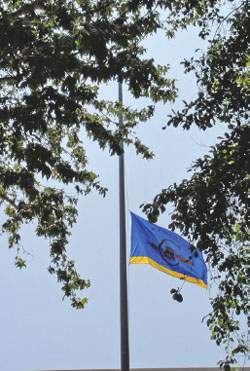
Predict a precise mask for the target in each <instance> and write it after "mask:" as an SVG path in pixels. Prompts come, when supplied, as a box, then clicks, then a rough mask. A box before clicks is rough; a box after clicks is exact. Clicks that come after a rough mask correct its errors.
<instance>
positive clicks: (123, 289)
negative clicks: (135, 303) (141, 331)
mask: <svg viewBox="0 0 250 371" xmlns="http://www.w3.org/2000/svg"><path fill="white" fill-rule="evenodd" d="M118 96H119V102H121V103H122V102H123V96H122V81H121V80H119V82H118ZM119 125H120V126H122V125H123V117H122V114H120V116H119ZM121 147H122V149H123V150H124V146H123V143H121ZM124 173H125V172H124V154H123V153H122V154H121V155H120V156H119V201H120V324H121V327H120V330H121V370H122V371H129V336H128V285H127V251H126V249H127V245H126V207H125V206H126V205H125V174H124Z"/></svg>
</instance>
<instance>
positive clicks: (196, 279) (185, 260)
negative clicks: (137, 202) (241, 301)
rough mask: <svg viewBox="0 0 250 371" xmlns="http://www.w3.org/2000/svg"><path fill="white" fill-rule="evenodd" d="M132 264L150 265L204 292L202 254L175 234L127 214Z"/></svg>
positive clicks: (205, 268)
mask: <svg viewBox="0 0 250 371" xmlns="http://www.w3.org/2000/svg"><path fill="white" fill-rule="evenodd" d="M131 217H132V233H131V254H130V259H129V262H130V263H132V264H150V265H151V266H153V267H154V268H157V269H159V270H160V271H162V272H165V273H167V274H169V275H171V276H173V277H178V278H180V279H183V280H185V281H188V282H192V283H195V284H197V285H199V286H201V287H204V288H207V287H208V286H207V267H206V264H205V262H204V259H203V256H202V253H201V251H200V250H198V249H196V248H195V247H194V246H193V245H192V244H190V243H189V242H188V241H186V240H185V239H184V238H183V237H181V236H179V235H178V234H176V233H174V232H172V231H170V230H168V229H166V228H162V227H160V226H158V225H156V224H152V223H150V222H148V221H147V220H145V219H143V218H141V217H139V216H138V215H136V214H134V213H131Z"/></svg>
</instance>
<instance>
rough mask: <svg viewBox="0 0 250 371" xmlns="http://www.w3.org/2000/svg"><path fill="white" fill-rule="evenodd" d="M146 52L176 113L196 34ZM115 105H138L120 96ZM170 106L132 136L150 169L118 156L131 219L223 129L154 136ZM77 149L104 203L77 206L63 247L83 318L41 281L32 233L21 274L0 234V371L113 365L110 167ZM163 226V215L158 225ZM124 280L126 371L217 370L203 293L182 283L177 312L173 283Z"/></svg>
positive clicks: (188, 86)
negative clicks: (80, 284) (77, 282)
mask: <svg viewBox="0 0 250 371" xmlns="http://www.w3.org/2000/svg"><path fill="white" fill-rule="evenodd" d="M146 45H147V47H148V48H149V55H152V56H154V57H155V59H156V61H157V62H159V63H162V64H164V63H170V64H171V66H172V70H171V76H174V77H177V79H178V80H179V82H178V86H179V88H180V90H181V98H179V99H178V100H177V102H176V104H175V105H174V107H175V108H176V107H181V99H183V98H185V99H191V98H192V97H194V96H195V91H196V88H195V82H194V80H193V77H192V76H187V77H185V78H184V77H183V74H182V67H181V66H180V65H179V61H180V59H181V58H183V57H184V56H191V55H192V53H193V51H194V50H195V49H196V48H197V47H199V46H201V43H200V41H199V40H198V38H197V37H196V33H195V30H190V31H189V32H183V33H180V34H179V35H178V37H177V38H176V39H175V40H171V41H167V40H166V39H164V38H163V37H162V36H160V35H158V36H155V37H154V38H151V39H150V40H148V41H147V42H146ZM116 88H117V87H116V86H115V85H114V84H111V85H109V86H105V87H103V88H102V94H103V95H104V96H105V97H109V98H110V99H115V98H116V94H117V89H116ZM124 103H125V104H129V105H131V106H138V104H139V103H137V102H134V101H133V100H132V99H131V97H130V96H129V95H128V94H127V93H126V92H125V93H124ZM170 108H171V106H170V104H167V105H165V106H163V105H161V106H159V107H158V109H157V113H156V115H155V117H154V118H153V119H152V120H151V121H150V122H149V123H147V124H143V125H142V126H141V128H140V129H139V130H138V133H139V135H140V137H141V138H142V139H143V140H144V141H145V143H146V144H148V145H149V146H150V147H151V148H152V149H153V150H154V152H155V154H156V158H155V160H154V161H145V160H142V159H141V158H138V157H136V155H135V151H134V150H133V149H128V150H127V151H126V185H127V208H128V209H131V210H133V211H134V212H136V213H138V214H140V215H141V212H140V210H139V205H140V204H141V203H142V202H144V201H151V200H152V198H153V197H154V196H155V195H156V193H157V192H159V191H160V190H161V188H162V187H166V186H167V185H169V184H171V183H172V182H174V181H177V182H178V181H180V180H181V179H182V178H184V177H187V176H188V174H187V173H186V171H187V169H188V168H189V166H190V164H191V162H192V161H193V160H195V159H196V158H197V157H198V156H200V155H202V154H203V153H205V152H206V151H207V150H208V148H207V147H206V146H207V145H209V144H212V143H214V141H215V138H216V136H218V135H221V134H222V133H223V132H224V128H222V127H216V128H215V129H212V130H209V131H207V132H205V133H203V132H200V131H198V130H197V129H196V128H193V129H192V130H191V131H189V132H184V131H183V130H182V129H174V128H168V129H167V130H166V131H162V130H161V127H162V126H163V124H164V122H165V118H166V115H167V114H168V113H169V111H170ZM86 146H87V149H88V155H89V161H90V165H91V166H92V167H93V169H94V170H96V171H97V172H98V173H99V174H100V177H101V179H102V181H103V184H104V185H106V186H107V187H108V188H109V193H108V195H107V197H106V198H105V199H102V198H101V197H99V196H98V195H97V194H91V195H88V196H87V197H83V198H82V199H81V201H80V203H79V220H78V223H77V225H76V226H75V227H74V228H73V231H72V238H71V241H70V250H69V251H70V252H69V254H70V256H71V257H72V258H73V259H75V260H76V261H77V266H78V269H79V271H80V273H81V274H82V276H83V277H85V278H89V279H90V280H91V282H92V286H91V288H90V289H88V290H86V292H85V293H86V295H88V297H89V304H88V305H87V307H86V309H85V310H84V311H75V310H73V309H72V308H71V307H70V305H69V302H67V301H64V302H62V301H61V297H62V294H61V291H60V287H59V285H58V284H57V282H56V281H55V279H54V277H52V276H49V275H48V273H47V266H48V244H47V242H46V241H44V240H41V239H38V238H36V237H35V236H34V234H33V230H32V228H31V227H26V228H25V230H24V233H23V236H24V237H23V242H22V243H23V247H24V248H25V249H26V250H28V251H29V252H30V253H32V256H31V257H29V258H28V268H27V269H26V270H24V271H22V272H20V271H17V270H16V268H15V267H14V252H13V251H8V249H7V244H6V238H5V237H4V236H1V249H0V298H1V311H0V325H1V331H0V345H1V346H0V370H1V371H33V370H41V369H46V368H47V369H53V368H54V369H66V368H67V369H69V368H72V369H73V368H101V367H102V368H118V367H119V362H120V345H119V340H120V336H119V229H118V227H119V225H118V159H117V158H116V157H112V158H110V157H109V155H108V153H107V152H103V151H101V150H99V149H98V147H97V145H96V144H95V143H86ZM128 219H129V218H128ZM168 222H169V215H168V214H167V213H166V214H164V215H163V216H162V217H161V218H160V222H159V224H161V225H162V226H166V225H167V224H168ZM128 229H129V226H128ZM128 248H129V246H128ZM128 276H129V277H128V279H129V315H130V351H131V367H181V366H186V367H188V366H189V367H192V366H193V367H195V366H216V362H217V361H218V360H219V359H220V358H221V356H222V354H223V353H222V352H221V351H220V350H219V348H218V347H217V346H216V345H215V343H214V342H212V341H210V340H209V332H208V330H207V328H206V326H205V324H202V323H201V319H202V317H203V316H204V315H206V314H207V313H208V311H209V290H205V289H201V288H200V287H198V286H195V285H192V284H188V283H187V284H185V286H184V302H183V303H182V304H179V303H177V302H174V301H173V300H172V299H171V296H170V295H169V290H170V288H172V287H174V286H177V285H178V284H179V281H178V280H176V279H174V278H171V277H169V276H167V275H165V274H163V273H161V272H159V271H157V270H155V269H153V268H151V267H149V266H130V267H129V270H128Z"/></svg>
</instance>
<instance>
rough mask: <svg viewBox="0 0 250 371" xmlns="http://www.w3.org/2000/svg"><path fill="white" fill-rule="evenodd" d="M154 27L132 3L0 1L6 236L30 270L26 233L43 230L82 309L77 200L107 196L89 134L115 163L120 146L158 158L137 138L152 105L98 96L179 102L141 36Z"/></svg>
mask: <svg viewBox="0 0 250 371" xmlns="http://www.w3.org/2000/svg"><path fill="white" fill-rule="evenodd" d="M144 21H145V24H144ZM145 25H146V26H145ZM156 28H157V20H156V19H151V18H150V14H147V13H145V12H144V14H143V16H140V15H139V13H138V12H137V11H133V10H132V9H130V7H129V5H128V4H127V2H126V1H121V2H117V1H108V0H104V1H103V0H102V1H94V2H93V1H86V0H84V1H81V0H78V1H70V0H56V1H54V0H45V1H44V0H43V1H40V0H33V1H25V0H24V1H22V0H19V1H16V0H15V1H12V0H9V1H0V35H1V37H0V201H1V204H2V206H3V207H4V210H5V215H6V220H5V221H4V223H3V226H2V230H3V231H4V232H7V233H8V234H9V247H10V248H13V247H16V248H17V257H16V266H17V267H18V268H23V267H25V265H26V263H25V260H24V257H22V256H21V253H20V248H19V243H20V238H21V235H20V229H21V227H22V225H23V224H24V223H33V225H35V224H34V223H36V227H35V228H36V234H37V235H38V236H41V237H45V238H47V239H48V240H49V243H50V256H51V265H50V266H49V272H50V273H51V274H55V275H56V276H57V279H58V281H59V282H61V285H62V289H63V292H64V296H67V297H69V298H70V299H71V303H72V305H73V306H74V307H76V308H82V307H83V306H84V304H85V303H86V302H87V298H85V297H84V298H81V297H79V296H78V291H79V290H83V289H84V288H87V287H89V285H90V282H89V281H88V280H84V279H82V278H81V277H80V276H79V274H78V272H77V270H76V268H75V264H74V262H73V261H72V260H70V258H69V256H68V252H67V245H68V241H69V236H70V229H71V227H72V226H73V224H74V223H75V222H76V220H77V200H78V197H79V195H81V194H87V193H88V192H90V191H91V190H97V191H98V192H99V193H100V194H101V195H103V196H105V193H106V191H107V190H106V188H105V187H103V186H102V185H101V184H100V183H99V180H98V178H97V175H96V174H94V173H93V172H92V171H91V170H89V169H88V161H87V154H86V151H85V148H84V145H83V142H82V139H81V138H82V137H83V135H84V132H85V133H86V134H87V135H88V137H89V138H90V139H91V140H94V141H97V142H98V144H99V146H100V148H102V149H104V148H108V149H109V151H110V154H111V155H114V154H116V155H119V154H121V151H122V150H121V146H120V143H121V141H123V142H124V143H125V144H132V145H134V146H135V148H136V150H137V152H138V153H140V154H141V155H142V156H144V157H146V158H151V157H152V153H151V151H150V150H149V149H148V148H147V147H146V146H145V145H144V144H143V143H141V142H140V140H139V139H138V138H137V137H136V135H135V132H134V129H135V127H136V126H137V124H138V123H139V122H142V121H147V119H148V118H149V117H151V116H152V114H153V112H154V106H153V105H151V106H149V107H145V108H144V109H142V110H141V111H136V110H132V109H130V108H129V107H125V106H124V107H123V106H122V105H121V104H120V103H119V102H109V101H105V100H103V99H101V98H100V97H99V95H98V90H99V86H100V84H101V83H104V82H108V81H112V80H114V81H117V80H123V81H125V82H126V84H127V86H128V88H129V90H130V91H131V93H132V94H133V96H134V97H136V98H138V97H142V96H144V97H150V98H151V100H152V101H153V102H157V101H160V100H161V101H167V100H173V99H174V98H175V95H176V91H175V87H174V81H173V80H168V79H167V78H166V72H167V70H168V67H161V66H156V65H155V64H154V61H153V60H152V59H146V58H144V57H143V53H144V49H143V48H142V47H141V45H140V41H141V38H142V35H146V34H148V33H151V32H153V31H154V30H155V29H156ZM120 113H122V114H123V116H124V125H123V127H118V115H119V114H120Z"/></svg>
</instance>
